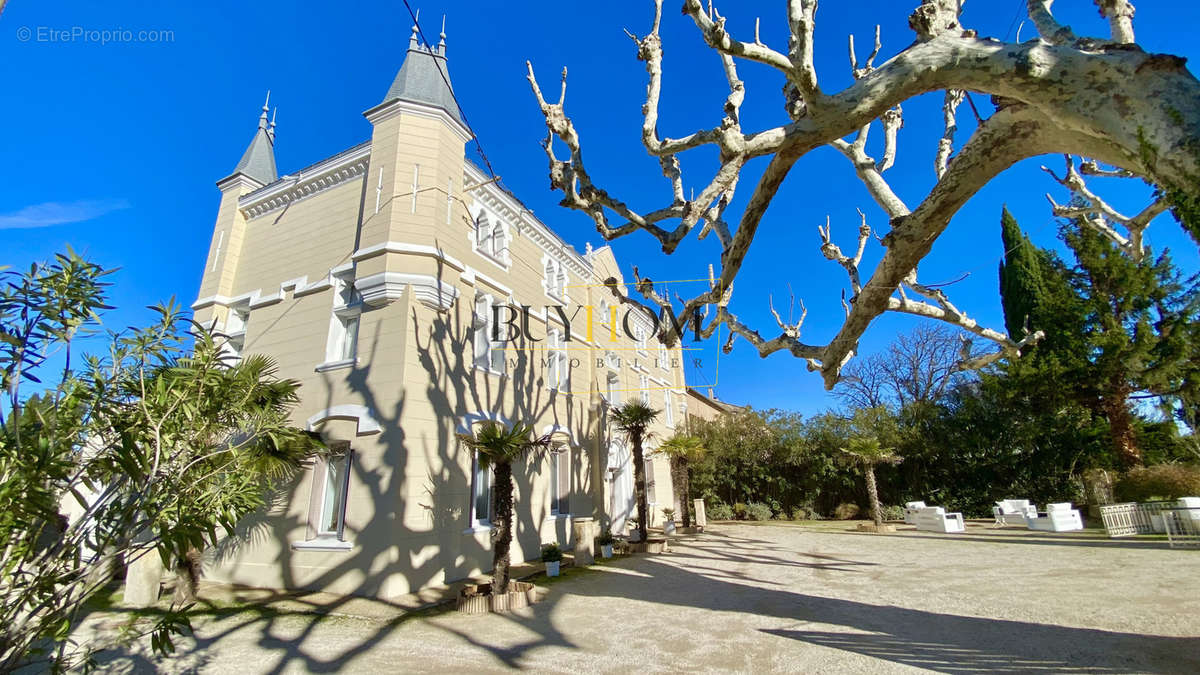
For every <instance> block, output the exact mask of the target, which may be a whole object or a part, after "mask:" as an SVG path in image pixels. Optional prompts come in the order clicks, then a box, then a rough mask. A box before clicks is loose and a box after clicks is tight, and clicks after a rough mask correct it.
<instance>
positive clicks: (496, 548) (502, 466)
mask: <svg viewBox="0 0 1200 675" xmlns="http://www.w3.org/2000/svg"><path fill="white" fill-rule="evenodd" d="M492 471H493V474H494V476H495V478H496V486H495V489H496V496H495V499H496V503H495V504H494V508H495V511H496V519H495V522H494V523H493V527H494V528H495V529H493V530H492V542H493V546H492V550H493V552H492V593H493V594H497V595H502V594H504V593H507V592H508V568H509V549H510V548H511V547H512V514H513V499H512V494H513V484H512V464H509V463H508V462H495V466H494V468H493V469H492Z"/></svg>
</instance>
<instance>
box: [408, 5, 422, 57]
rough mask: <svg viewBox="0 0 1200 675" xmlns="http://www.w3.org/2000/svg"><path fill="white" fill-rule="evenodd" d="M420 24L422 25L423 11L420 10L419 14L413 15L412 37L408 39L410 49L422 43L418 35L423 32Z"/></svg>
mask: <svg viewBox="0 0 1200 675" xmlns="http://www.w3.org/2000/svg"><path fill="white" fill-rule="evenodd" d="M420 24H421V10H419V9H418V10H417V13H416V14H415V15H413V27H412V36H411V37H409V38H408V48H409V49H412V48H413V47H416V46H417V44H419V43H420V40H419V39H418V38H417V33H419V32H420V31H421V25H420Z"/></svg>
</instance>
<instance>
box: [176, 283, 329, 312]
mask: <svg viewBox="0 0 1200 675" xmlns="http://www.w3.org/2000/svg"><path fill="white" fill-rule="evenodd" d="M332 285H333V284H332V283H331V282H330V281H329V276H328V275H326V276H324V277H322V278H321V279H318V280H316V281H314V282H312V283H311V284H310V283H308V277H307V276H303V277H296V278H295V279H288V280H287V281H284V282H283V283H281V284H279V290H278V291H276V292H274V293H270V294H266V295H264V294H263V290H262V289H261V288H256V289H254V290H253V291H249V292H247V293H242V294H240V295H234V296H228V295H210V296H208V297H204V298H199V299H197V300H196V301H195V302H193V303H192V309H193V310H196V309H201V308H204V307H208V306H210V305H223V306H225V307H230V306H233V305H243V304H244V305H246V306H248V307H249V308H250V309H258V308H259V307H266V306H267V305H273V304H275V303H277V302H280V301H282V300H283V298H284V296H285V294H286V292H287V291H291V292H292V296H293V297H300V296H302V295H308V294H309V293H316V292H317V291H323V290H325V289H326V288H329V287H330V286H332Z"/></svg>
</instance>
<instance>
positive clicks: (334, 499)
mask: <svg viewBox="0 0 1200 675" xmlns="http://www.w3.org/2000/svg"><path fill="white" fill-rule="evenodd" d="M352 457H353V451H351V450H349V449H347V450H346V451H344V452H343V453H342V454H340V455H336V456H332V455H331V456H329V457H326V458H325V460H324V462H319V463H318V465H317V466H318V468H319V469H321V476H320V479H321V492H320V495H321V497H320V500H321V501H320V511H319V512H318V516H317V518H318V519H317V528H316V530H317V536H318V537H337V539H338V540H339V541H344V540H345V531H346V492H347V488H348V487H349V484H350V468H351V466H352V463H351V459H352Z"/></svg>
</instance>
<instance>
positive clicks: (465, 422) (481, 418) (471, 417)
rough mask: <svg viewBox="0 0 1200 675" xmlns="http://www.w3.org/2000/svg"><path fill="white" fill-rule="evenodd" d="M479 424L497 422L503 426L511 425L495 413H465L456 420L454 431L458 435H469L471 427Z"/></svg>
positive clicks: (505, 418)
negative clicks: (456, 424)
mask: <svg viewBox="0 0 1200 675" xmlns="http://www.w3.org/2000/svg"><path fill="white" fill-rule="evenodd" d="M480 422H499V423H501V424H505V425H511V424H512V422H510V421H509V420H508V418H507V417H505V416H504V415H501V414H500V413H496V412H473V413H467V414H466V415H463V416H462V417H460V418H458V426H457V427H455V430H456V431H457V432H458V433H460V434H469V433H471V427H473V426H475V425H476V424H478V423H480Z"/></svg>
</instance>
